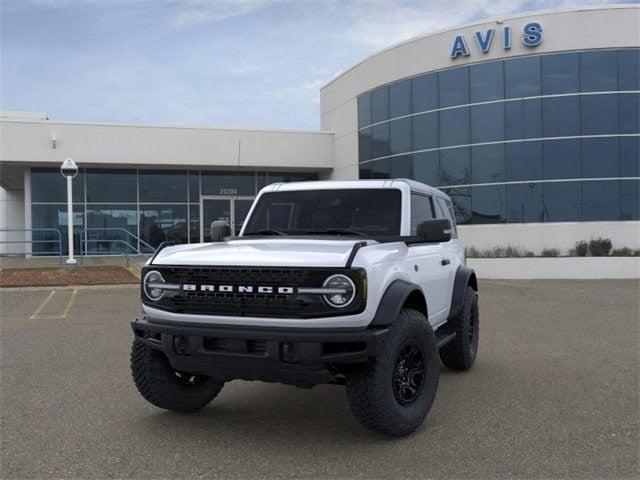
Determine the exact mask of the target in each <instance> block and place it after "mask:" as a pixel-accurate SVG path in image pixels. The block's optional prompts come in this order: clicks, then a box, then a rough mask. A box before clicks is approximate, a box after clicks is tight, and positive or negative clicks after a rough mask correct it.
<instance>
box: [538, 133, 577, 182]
mask: <svg viewBox="0 0 640 480" xmlns="http://www.w3.org/2000/svg"><path fill="white" fill-rule="evenodd" d="M543 148H544V151H543V165H544V178H545V179H548V180H550V179H559V178H576V177H578V178H579V177H580V140H547V141H545V142H544V144H543Z"/></svg>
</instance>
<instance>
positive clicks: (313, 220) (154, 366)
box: [131, 180, 479, 436]
mask: <svg viewBox="0 0 640 480" xmlns="http://www.w3.org/2000/svg"><path fill="white" fill-rule="evenodd" d="M220 223H221V222H214V224H212V227H211V229H212V238H214V237H215V236H216V235H217V236H218V238H220V239H221V235H225V234H227V235H228V234H229V231H228V226H227V225H226V224H224V227H223V228H222V229H220V225H219V224H220ZM221 230H222V232H221ZM163 247H164V248H163ZM141 278H142V285H141V297H142V309H141V312H140V314H139V315H138V318H137V319H136V320H135V321H133V322H132V324H131V325H132V327H133V332H134V335H135V338H134V341H133V347H132V352H131V369H132V372H133V378H134V381H135V384H136V386H137V388H138V390H139V391H140V393H141V394H142V396H143V397H144V398H145V399H147V400H148V401H149V402H151V403H152V404H154V405H156V406H158V407H160V408H164V409H167V410H172V411H175V412H185V413H187V412H195V411H197V410H199V409H201V408H203V407H204V406H205V405H207V404H208V403H209V402H210V401H211V400H212V399H213V398H214V397H215V396H216V395H218V393H220V390H221V389H222V387H223V385H224V383H225V382H227V381H230V380H234V379H242V380H262V381H268V382H281V383H286V384H291V385H296V386H299V387H307V388H309V387H312V386H314V385H317V384H326V383H332V384H340V385H346V389H347V395H348V397H349V404H350V406H351V409H352V411H353V413H354V414H355V416H356V417H357V418H358V420H359V421H360V422H361V423H362V424H363V425H364V426H366V427H369V428H371V429H373V430H377V431H379V432H382V433H384V434H387V435H392V436H403V435H407V434H409V433H411V432H413V431H414V430H415V429H416V428H418V427H419V426H420V424H421V423H422V422H423V420H424V418H425V416H426V415H427V412H428V411H429V409H430V407H431V404H432V402H433V399H434V397H435V394H436V390H437V388H438V380H439V376H440V360H442V362H443V363H444V364H445V365H446V366H447V367H449V368H453V369H456V370H466V369H468V368H470V367H471V365H472V364H473V362H474V360H475V357H476V353H477V349H478V320H479V318H478V295H477V291H478V285H477V280H476V276H475V273H474V272H473V270H471V269H469V268H468V267H467V266H466V265H465V257H464V250H463V247H462V246H461V244H460V242H459V240H458V234H457V230H456V225H455V220H454V213H453V208H452V205H451V201H450V199H449V197H447V195H445V194H444V193H442V192H441V191H439V190H436V189H434V188H431V187H428V186H426V185H423V184H421V183H418V182H414V181H411V180H361V181H345V182H334V181H327V182H305V183H287V184H280V183H279V184H274V185H269V186H268V187H265V188H264V189H263V190H261V191H260V193H259V194H258V196H257V198H256V200H255V202H254V203H253V205H252V207H251V209H250V211H249V214H248V216H247V219H246V221H245V222H244V225H243V227H242V229H241V231H240V235H239V236H238V237H236V238H232V239H229V240H227V241H220V242H217V243H206V244H191V245H175V246H163V245H161V246H160V247H159V249H158V251H157V252H156V254H155V256H154V257H153V258H152V259H150V260H149V261H148V262H147V264H146V266H145V267H144V268H143V270H142V276H141Z"/></svg>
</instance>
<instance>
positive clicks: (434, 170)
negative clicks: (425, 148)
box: [412, 152, 440, 187]
mask: <svg viewBox="0 0 640 480" xmlns="http://www.w3.org/2000/svg"><path fill="white" fill-rule="evenodd" d="M439 158H440V153H439V152H423V153H416V154H414V155H413V177H412V178H413V179H414V180H416V181H418V182H422V183H424V184H426V185H431V186H433V187H437V186H438V185H440V161H439Z"/></svg>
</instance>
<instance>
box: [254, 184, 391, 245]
mask: <svg viewBox="0 0 640 480" xmlns="http://www.w3.org/2000/svg"><path fill="white" fill-rule="evenodd" d="M401 198H402V196H401V193H400V190H397V189H348V190H347V189H344V190H342V189H339V190H303V191H294V192H270V193H265V194H263V195H262V196H261V197H260V200H259V201H258V204H257V205H256V207H255V209H254V210H253V213H252V214H251V217H250V218H249V219H248V220H247V224H246V228H245V230H244V233H243V235H313V234H327V235H359V236H368V237H376V236H392V235H400V217H401Z"/></svg>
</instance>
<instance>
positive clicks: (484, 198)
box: [471, 185, 505, 224]
mask: <svg viewBox="0 0 640 480" xmlns="http://www.w3.org/2000/svg"><path fill="white" fill-rule="evenodd" d="M471 207H472V208H471V220H472V223H475V224H481V223H502V222H503V221H504V216H505V215H504V185H488V186H484V187H472V188H471Z"/></svg>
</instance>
